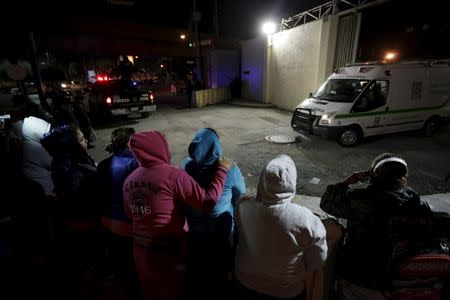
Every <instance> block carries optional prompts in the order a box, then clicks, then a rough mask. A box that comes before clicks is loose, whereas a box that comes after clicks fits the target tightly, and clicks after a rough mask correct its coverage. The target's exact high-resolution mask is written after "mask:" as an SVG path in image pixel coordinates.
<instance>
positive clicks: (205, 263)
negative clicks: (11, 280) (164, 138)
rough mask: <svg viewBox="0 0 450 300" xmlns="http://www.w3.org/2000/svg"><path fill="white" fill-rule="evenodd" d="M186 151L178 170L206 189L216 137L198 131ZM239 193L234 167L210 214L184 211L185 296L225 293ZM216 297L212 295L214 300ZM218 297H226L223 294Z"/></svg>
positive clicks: (217, 152)
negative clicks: (186, 240) (186, 235)
mask: <svg viewBox="0 0 450 300" xmlns="http://www.w3.org/2000/svg"><path fill="white" fill-rule="evenodd" d="M188 151H189V157H188V158H186V159H185V160H184V162H183V166H182V167H183V168H184V169H185V170H186V172H187V173H188V174H189V175H191V176H192V177H193V178H194V179H195V180H196V181H197V182H198V183H199V184H200V186H202V187H203V188H207V187H208V185H209V184H210V181H211V177H212V175H213V174H214V173H215V171H216V169H217V161H218V160H219V158H220V157H221V156H222V145H221V142H220V138H219V135H218V134H217V132H216V131H215V130H213V129H211V128H202V129H199V130H198V131H197V132H196V134H195V135H194V138H193V139H192V142H191V144H190V145H189V150H188ZM243 193H245V182H244V178H243V177H242V174H241V171H240V170H239V168H238V166H237V165H236V164H234V165H233V167H232V168H231V169H230V171H229V172H228V174H227V178H226V181H225V186H224V189H223V193H222V195H221V196H220V198H219V200H218V201H217V204H216V205H215V206H214V208H213V209H212V210H211V211H209V212H205V211H202V210H198V209H192V208H187V209H186V212H187V221H188V224H189V248H188V255H189V256H188V259H189V265H188V272H189V274H190V276H189V285H190V291H189V293H190V296H191V297H192V298H194V299H209V298H211V293H212V292H211V291H217V290H222V291H225V290H226V287H225V283H226V280H227V278H228V274H229V272H230V271H231V270H232V260H233V253H232V238H233V232H234V221H233V220H234V216H233V215H234V213H233V212H234V204H235V203H236V201H237V200H238V199H239V197H240V196H241V195H242V194H243ZM214 293H216V292H214ZM220 296H221V295H216V297H217V299H219V297H220ZM222 296H224V297H226V296H225V293H223V294H222Z"/></svg>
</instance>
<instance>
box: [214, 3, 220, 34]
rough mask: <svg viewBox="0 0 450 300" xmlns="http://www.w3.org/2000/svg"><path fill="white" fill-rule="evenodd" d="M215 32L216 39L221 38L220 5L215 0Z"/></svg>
mask: <svg viewBox="0 0 450 300" xmlns="http://www.w3.org/2000/svg"><path fill="white" fill-rule="evenodd" d="M214 31H215V34H216V38H219V3H218V0H214Z"/></svg>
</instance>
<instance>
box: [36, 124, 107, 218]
mask: <svg viewBox="0 0 450 300" xmlns="http://www.w3.org/2000/svg"><path fill="white" fill-rule="evenodd" d="M41 144H42V146H43V147H44V148H45V149H46V150H47V151H48V153H49V154H50V155H51V156H52V158H53V159H52V175H51V176H52V180H53V184H54V186H55V193H56V197H57V198H58V203H60V205H61V209H62V211H61V212H62V213H63V215H65V216H67V217H69V216H70V217H75V218H92V217H94V218H95V217H98V214H99V202H97V199H95V197H94V196H95V187H94V184H95V173H96V167H95V164H94V161H93V159H92V158H91V157H90V156H89V154H88V153H87V141H86V139H85V138H84V137H83V134H82V133H81V131H80V130H79V129H77V128H73V127H70V126H67V125H65V126H61V127H58V128H55V129H53V130H52V131H50V132H49V133H47V134H46V135H44V137H43V139H42V140H41Z"/></svg>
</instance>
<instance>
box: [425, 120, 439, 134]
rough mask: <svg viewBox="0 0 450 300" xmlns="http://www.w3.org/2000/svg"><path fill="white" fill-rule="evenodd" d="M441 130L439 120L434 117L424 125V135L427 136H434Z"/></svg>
mask: <svg viewBox="0 0 450 300" xmlns="http://www.w3.org/2000/svg"><path fill="white" fill-rule="evenodd" d="M438 128H439V118H438V117H432V118H431V119H429V120H428V121H426V122H425V124H424V125H423V128H422V130H423V134H424V135H425V136H432V135H433V134H434V133H435V132H436V131H437V130H438Z"/></svg>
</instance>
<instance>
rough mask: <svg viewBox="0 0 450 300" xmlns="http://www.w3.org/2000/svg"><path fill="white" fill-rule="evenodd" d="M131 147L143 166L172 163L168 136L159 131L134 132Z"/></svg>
mask: <svg viewBox="0 0 450 300" xmlns="http://www.w3.org/2000/svg"><path fill="white" fill-rule="evenodd" d="M129 147H130V149H131V151H132V152H133V154H134V156H135V157H136V159H137V160H138V161H139V164H140V165H141V166H143V167H147V168H148V167H152V166H155V165H160V164H169V163H170V152H169V145H168V144H167V140H166V137H165V136H164V135H163V134H162V133H160V132H158V131H155V130H150V131H144V132H138V133H135V134H133V135H132V136H131V138H130V141H129Z"/></svg>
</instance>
